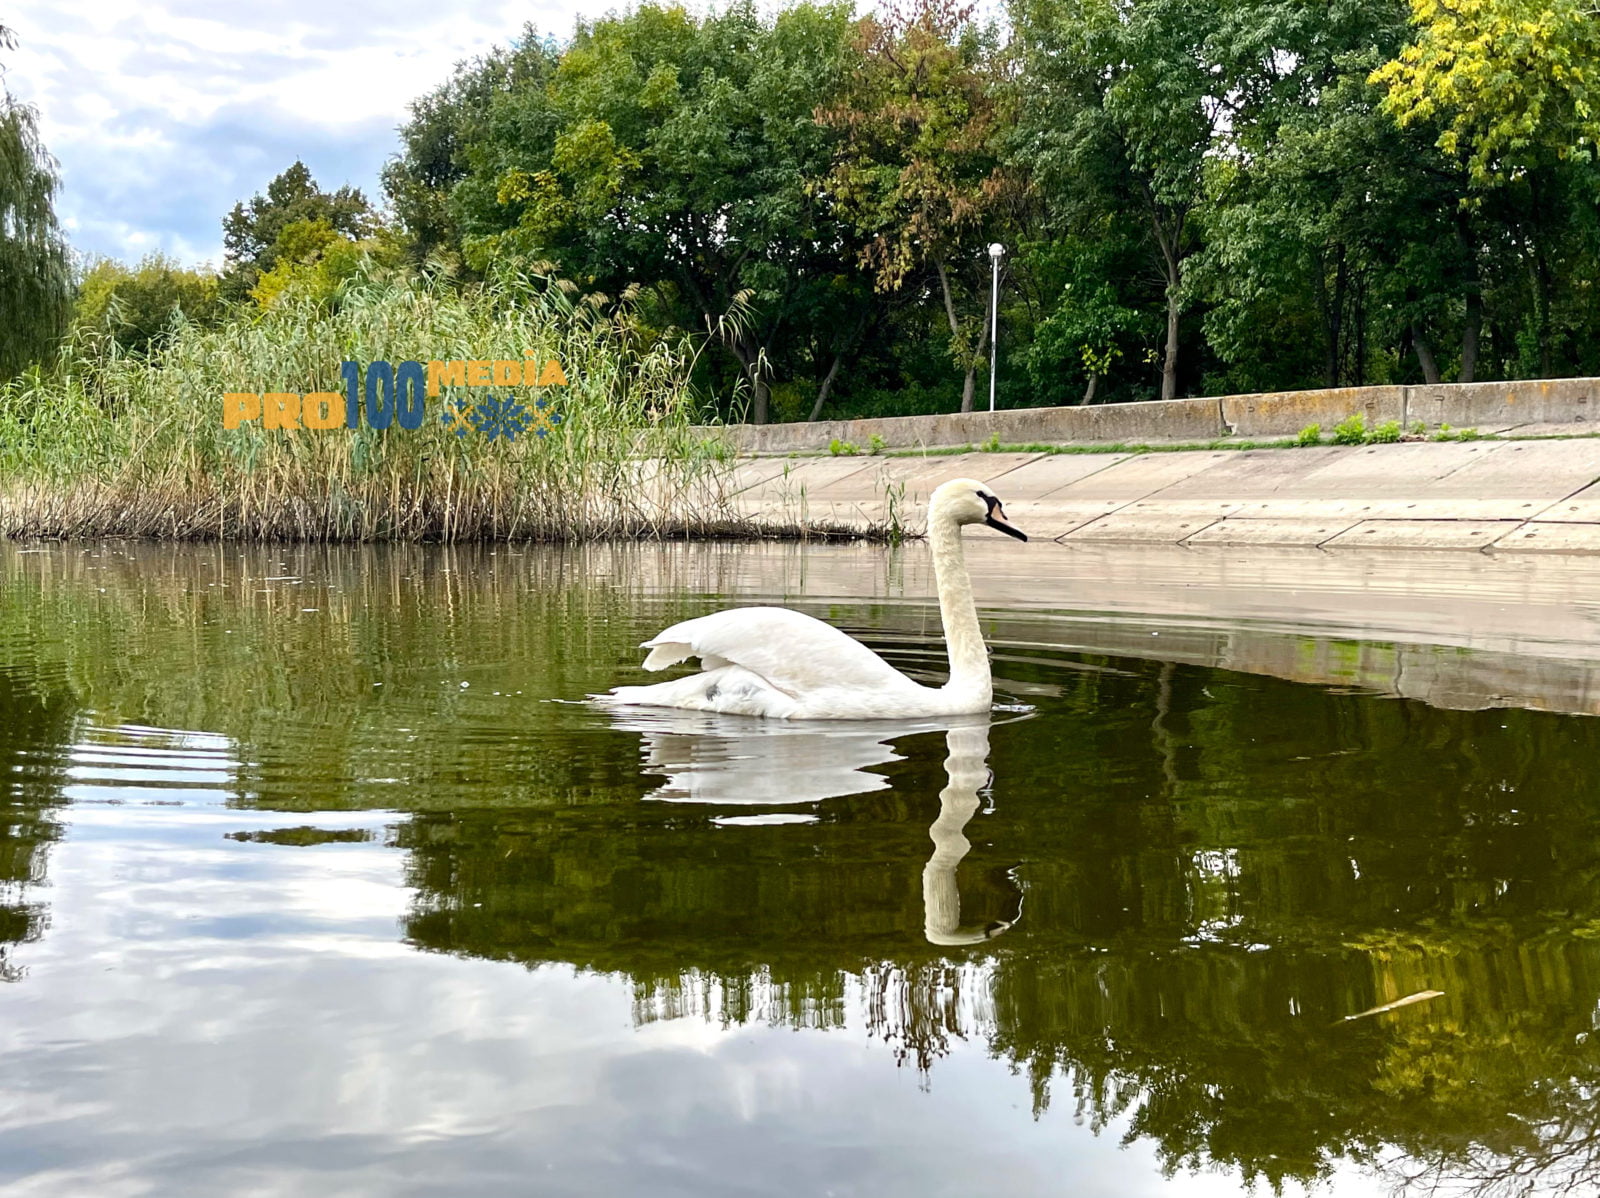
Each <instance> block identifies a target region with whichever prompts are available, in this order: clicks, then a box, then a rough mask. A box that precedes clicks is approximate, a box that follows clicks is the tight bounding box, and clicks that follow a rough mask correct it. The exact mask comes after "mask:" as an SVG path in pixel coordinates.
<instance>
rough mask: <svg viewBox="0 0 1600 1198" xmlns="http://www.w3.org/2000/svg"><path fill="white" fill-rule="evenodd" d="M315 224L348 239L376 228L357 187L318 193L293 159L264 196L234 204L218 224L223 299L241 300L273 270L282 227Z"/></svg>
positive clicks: (299, 164) (374, 221)
mask: <svg viewBox="0 0 1600 1198" xmlns="http://www.w3.org/2000/svg"><path fill="white" fill-rule="evenodd" d="M319 220H320V221H324V222H326V223H327V225H328V226H329V227H330V228H331V229H332V230H333V231H334V232H335V233H339V234H342V235H343V236H345V237H348V238H350V239H352V240H357V239H360V238H363V237H366V236H368V235H370V234H371V233H372V232H373V231H374V230H375V228H376V225H377V222H376V220H375V218H374V216H373V214H372V209H371V208H370V206H369V205H368V204H367V199H366V197H365V196H363V195H362V194H361V192H360V190H359V189H358V188H354V187H351V186H349V185H348V184H346V185H345V186H343V187H341V188H339V189H338V190H337V191H333V192H325V191H322V190H320V189H319V188H318V187H317V184H316V180H315V179H313V178H312V177H311V172H310V170H308V169H307V167H306V164H305V163H303V162H301V161H299V160H298V159H297V160H296V161H295V162H294V164H293V165H292V166H290V167H289V168H288V169H287V170H285V171H284V172H283V173H282V174H280V175H279V176H278V177H277V178H276V179H274V180H273V181H272V182H271V183H269V184H267V190H266V194H265V195H262V194H259V193H258V194H257V195H255V196H253V197H252V198H251V200H250V203H249V204H248V205H246V204H243V203H239V204H235V205H234V206H233V211H232V212H230V213H229V214H228V215H227V217H226V218H225V219H224V220H223V222H222V246H223V251H224V254H225V256H226V261H227V270H226V272H225V273H224V276H223V293H224V295H225V296H226V297H227V298H230V299H236V298H239V297H241V296H242V295H244V294H245V293H246V292H248V291H249V290H250V289H251V288H252V287H254V286H255V285H256V282H257V280H258V279H259V278H260V277H261V276H262V275H263V274H265V273H266V272H267V271H270V270H271V269H272V268H273V267H274V266H276V265H277V260H278V259H277V245H278V237H279V235H280V234H281V233H282V232H283V230H284V227H285V226H287V225H290V224H293V223H294V222H296V221H319Z"/></svg>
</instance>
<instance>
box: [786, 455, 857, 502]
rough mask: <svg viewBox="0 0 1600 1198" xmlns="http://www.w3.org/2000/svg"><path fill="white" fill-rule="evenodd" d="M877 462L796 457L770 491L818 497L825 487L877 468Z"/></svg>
mask: <svg viewBox="0 0 1600 1198" xmlns="http://www.w3.org/2000/svg"><path fill="white" fill-rule="evenodd" d="M878 461H879V459H876V458H843V457H841V458H797V459H795V460H794V461H791V462H790V463H789V469H788V470H787V472H780V473H779V474H777V475H775V476H774V477H773V478H772V481H771V482H769V483H768V484H767V489H768V490H772V491H777V490H788V491H791V492H794V493H795V494H799V493H800V491H801V489H802V488H804V491H805V494H806V495H807V496H811V495H816V494H819V493H820V492H821V491H822V490H823V488H825V487H830V486H833V485H835V484H837V483H840V482H842V481H844V480H845V479H846V478H848V477H849V476H850V475H852V474H859V473H860V472H861V471H863V470H868V469H872V468H874V467H875V464H876V463H877V462H878Z"/></svg>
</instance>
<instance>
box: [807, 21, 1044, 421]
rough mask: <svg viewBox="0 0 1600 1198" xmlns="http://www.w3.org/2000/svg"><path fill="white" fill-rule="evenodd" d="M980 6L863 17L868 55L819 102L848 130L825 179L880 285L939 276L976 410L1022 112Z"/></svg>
mask: <svg viewBox="0 0 1600 1198" xmlns="http://www.w3.org/2000/svg"><path fill="white" fill-rule="evenodd" d="M972 13H973V10H972V8H971V7H968V6H962V5H960V4H958V3H955V2H954V0H920V2H919V3H917V4H916V5H914V6H913V7H911V8H908V9H890V10H888V11H887V12H886V13H885V14H884V15H883V16H881V17H879V16H868V17H865V18H863V20H862V21H861V23H860V25H859V28H858V32H857V40H856V50H857V54H858V55H859V66H858V68H857V69H856V70H855V71H852V72H851V73H850V75H849V76H848V78H847V80H846V82H845V86H844V88H843V91H842V93H841V94H840V96H839V98H838V99H837V100H836V101H835V102H834V103H832V104H830V105H829V106H828V107H826V108H824V109H823V110H822V111H821V112H820V113H819V119H820V120H822V121H823V122H824V123H825V124H827V125H829V126H830V127H832V128H834V129H837V130H838V131H839V133H840V137H841V141H840V146H839V149H838V151H837V156H836V159H835V163H834V166H833V169H832V170H831V171H830V172H829V173H828V176H827V178H826V180H825V181H824V182H823V184H822V187H823V189H824V190H825V192H826V194H827V195H828V196H829V197H830V198H831V199H832V200H833V201H834V203H836V204H837V205H838V206H839V207H840V209H841V210H842V211H843V212H844V213H845V214H846V216H847V218H848V219H849V220H850V222H851V224H852V225H853V226H854V228H855V230H856V232H857V234H858V236H860V237H862V238H864V245H863V247H862V249H861V251H860V257H861V261H862V263H863V264H864V265H866V266H867V267H868V268H869V269H870V270H871V271H872V274H873V281H874V285H875V287H876V289H877V290H878V291H880V292H893V291H897V290H899V289H900V288H902V287H903V286H904V285H905V284H906V283H907V282H908V280H909V281H915V282H917V283H919V284H920V283H921V282H922V281H923V278H924V276H925V275H929V274H931V275H932V276H933V278H934V279H936V280H937V286H938V293H937V294H938V297H939V299H940V300H941V301H942V302H943V306H944V312H945V317H946V320H947V322H948V325H949V330H950V355H951V357H952V358H953V359H954V360H955V363H956V367H957V368H958V369H959V370H961V371H962V373H963V376H964V377H963V381H962V387H961V410H962V411H963V412H970V411H971V410H972V401H973V392H974V384H975V379H976V374H977V370H978V367H979V366H980V365H981V364H982V362H983V360H984V355H985V341H986V338H987V334H988V322H987V319H986V312H985V309H984V304H985V301H986V300H987V299H988V291H987V289H986V288H985V287H984V280H985V279H986V278H987V275H988V269H987V267H988V263H987V258H986V257H985V256H984V246H985V245H986V244H987V243H988V242H989V241H990V240H992V239H993V237H994V236H996V235H997V233H998V229H999V227H1000V222H1001V221H1002V220H1003V218H1004V213H1005V206H1006V201H1007V200H1008V198H1009V197H1010V196H1012V195H1013V194H1014V193H1015V191H1016V187H1015V182H1014V179H1013V177H1012V175H1011V174H1010V172H1009V171H1008V170H1007V169H1006V166H1005V164H1004V163H1003V162H1002V158H1001V147H1000V139H1001V136H1002V135H1003V133H1004V132H1005V130H1006V129H1007V128H1008V126H1009V121H1010V116H1009V112H1008V110H1007V107H1006V105H1005V103H1004V93H1003V92H1002V91H1001V89H1000V88H999V87H998V86H997V83H998V81H999V79H1000V78H1001V63H1000V59H999V55H998V53H997V52H996V48H995V46H994V43H993V38H992V36H989V35H986V34H985V33H984V31H982V30H981V29H979V28H978V27H977V25H976V24H975V23H974V21H973V18H972Z"/></svg>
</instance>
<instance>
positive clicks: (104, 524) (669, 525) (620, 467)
mask: <svg viewBox="0 0 1600 1198" xmlns="http://www.w3.org/2000/svg"><path fill="white" fill-rule="evenodd" d="M576 291H577V289H576V288H575V287H573V286H572V285H571V284H570V283H566V284H563V283H560V282H559V281H552V280H545V279H530V278H518V279H509V280H505V281H501V282H498V283H494V284H487V285H483V286H480V287H472V288H466V289H461V288H457V287H454V286H451V285H448V284H441V283H434V282H429V281H426V280H424V279H420V278H416V277H410V276H396V275H379V274H376V273H368V274H364V275H361V276H358V277H357V278H356V279H354V280H352V281H351V282H350V283H348V284H347V285H346V286H345V288H344V290H343V291H342V293H341V295H340V296H339V297H338V300H337V303H336V304H333V305H331V306H330V305H329V304H327V303H321V302H318V301H317V300H316V299H314V298H312V297H309V296H295V295H292V294H291V295H287V296H285V297H283V298H281V299H280V300H279V301H278V302H277V303H275V304H274V305H273V306H272V307H270V308H268V309H266V310H265V311H258V310H256V309H253V308H243V309H240V310H239V311H237V312H236V313H235V314H234V315H233V316H232V317H231V318H230V319H229V320H228V321H227V322H225V323H224V324H222V325H220V326H218V327H214V328H202V327H199V326H197V325H194V324H185V323H182V322H181V319H180V321H179V323H177V324H176V325H175V327H174V328H173V330H172V332H171V335H170V336H169V337H168V338H167V339H166V340H165V342H164V343H163V344H162V345H161V346H160V348H159V349H157V350H156V351H155V352H154V353H153V354H152V355H151V356H150V357H149V358H145V357H140V356H130V355H128V354H126V353H124V352H122V351H121V350H120V349H119V347H118V346H117V345H116V343H115V342H114V341H113V340H112V339H111V338H110V337H108V336H101V335H97V334H95V333H94V332H92V331H88V330H80V331H79V332H77V333H76V334H75V335H74V336H73V337H72V338H71V339H70V340H69V341H68V342H67V343H66V344H65V345H64V346H63V348H62V351H61V357H60V360H59V361H58V362H57V363H56V364H55V366H54V367H53V368H51V369H48V370H44V371H37V372H34V373H32V374H29V375H25V376H23V377H22V378H20V379H18V380H16V381H14V382H13V383H11V384H10V385H8V386H7V387H5V388H4V389H3V390H0V535H8V536H93V535H112V536H155V537H170V538H210V537H221V538H235V537H237V538H259V539H298V540H445V541H461V540H473V539H490V538H492V539H536V540H579V539H585V538H593V537H604V536H641V535H682V534H696V533H715V532H726V531H737V530H738V520H737V518H736V516H735V515H734V511H733V507H732V505H731V503H730V501H729V498H728V493H727V492H728V488H727V486H726V482H725V480H726V477H727V473H728V465H729V463H728V462H727V460H726V459H727V453H726V450H725V449H724V448H723V447H722V446H721V445H720V444H718V443H716V442H712V441H707V440H706V439H705V438H704V437H703V436H702V435H700V434H697V433H696V432H695V431H694V430H693V429H692V427H691V419H692V417H693V415H694V403H693V399H692V395H691V392H690V388H689V384H688V377H689V373H690V368H691V366H692V359H693V353H694V348H693V346H692V345H691V344H690V342H689V341H688V340H687V339H676V340H674V339H671V338H661V337H650V338H646V337H644V336H642V335H641V334H640V332H639V331H638V329H637V326H636V323H635V321H634V320H633V319H632V315H631V312H630V310H629V307H628V305H627V304H626V303H623V304H612V303H609V302H607V301H605V300H604V299H603V297H593V296H590V297H582V298H576ZM525 355H532V356H534V357H536V358H539V359H548V358H554V359H556V360H558V361H559V362H560V363H561V364H562V367H563V370H564V372H565V374H566V376H567V378H568V380H569V385H568V386H566V387H558V388H547V389H544V390H542V391H541V393H540V394H541V396H542V397H544V398H547V399H549V400H552V401H553V403H554V407H555V409H556V411H558V412H559V414H560V416H561V423H560V424H559V426H557V428H556V429H555V430H554V431H552V432H551V433H550V434H549V435H547V436H545V437H542V438H541V437H538V436H535V435H533V433H532V430H530V431H529V432H527V433H525V434H524V435H522V436H520V437H518V438H516V439H515V440H514V441H508V440H506V439H504V438H500V439H496V440H492V441H491V440H490V439H488V438H487V437H485V436H484V435H483V434H481V433H479V432H476V431H472V432H469V433H467V434H466V435H465V436H458V435H457V434H456V433H455V431H454V430H453V428H452V427H449V426H447V425H445V424H444V423H442V422H441V420H440V416H441V413H442V412H443V410H444V401H445V399H447V398H448V395H446V396H441V397H439V398H435V399H430V400H429V401H428V419H427V420H426V421H425V422H424V424H423V427H421V428H419V429H416V430H414V431H408V430H404V429H401V428H399V427H398V426H396V427H393V428H391V429H388V430H385V431H378V430H374V429H371V428H368V427H365V425H363V427H361V428H360V429H354V430H351V429H343V428H341V429H334V430H328V431H311V430H303V431H288V432H286V431H281V430H268V429H264V428H262V427H260V425H259V424H247V425H245V426H243V427H241V428H238V429H225V428H224V427H223V422H222V408H223V394H224V393H225V392H229V391H254V392H272V391H292V392H299V393H309V392H312V391H336V392H337V391H342V390H343V383H342V381H341V377H340V363H341V362H342V361H344V360H355V361H359V362H362V363H363V364H365V363H367V362H371V361H377V360H387V361H390V362H393V363H398V362H401V361H405V360H418V361H422V362H427V361H428V360H430V359H440V360H454V359H468V360H471V359H504V358H510V359H519V360H520V359H523V358H524V356H525ZM485 393H489V394H504V393H505V391H504V389H498V390H496V389H489V390H488V391H487V392H485V391H483V390H479V389H471V390H467V389H463V390H462V391H461V392H459V393H458V395H459V397H460V398H466V399H469V400H470V399H475V398H481V396H482V395H483V394H485ZM519 398H521V399H522V400H523V401H524V402H531V398H532V396H531V395H528V394H524V395H520V396H519Z"/></svg>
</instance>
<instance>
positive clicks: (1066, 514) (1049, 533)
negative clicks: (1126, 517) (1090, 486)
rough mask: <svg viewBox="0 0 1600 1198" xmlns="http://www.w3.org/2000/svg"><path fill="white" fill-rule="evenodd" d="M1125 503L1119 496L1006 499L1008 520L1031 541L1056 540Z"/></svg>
mask: <svg viewBox="0 0 1600 1198" xmlns="http://www.w3.org/2000/svg"><path fill="white" fill-rule="evenodd" d="M1002 498H1004V496H1002ZM1122 506H1123V504H1122V501H1121V500H1116V499H1102V500H1082V501H1070V500H1069V501H1066V502H1057V501H1054V500H1048V499H1024V500H1021V501H1019V502H1016V503H1013V502H1011V501H1009V500H1007V502H1006V519H1008V520H1010V521H1011V523H1013V524H1015V525H1016V526H1017V527H1018V528H1020V529H1021V530H1022V531H1023V532H1025V533H1027V534H1028V537H1029V538H1030V539H1031V540H1035V541H1054V540H1058V539H1060V538H1061V537H1064V536H1066V535H1067V534H1068V533H1069V532H1071V531H1072V530H1073V529H1075V528H1082V527H1083V526H1084V525H1085V524H1087V523H1089V521H1091V520H1098V519H1099V518H1100V517H1101V516H1104V515H1106V514H1107V513H1108V512H1114V511H1116V510H1117V509H1118V508H1120V507H1122Z"/></svg>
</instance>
